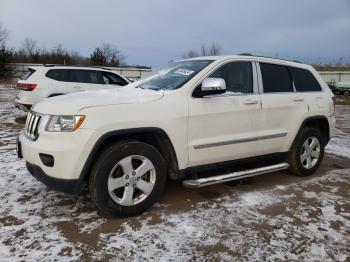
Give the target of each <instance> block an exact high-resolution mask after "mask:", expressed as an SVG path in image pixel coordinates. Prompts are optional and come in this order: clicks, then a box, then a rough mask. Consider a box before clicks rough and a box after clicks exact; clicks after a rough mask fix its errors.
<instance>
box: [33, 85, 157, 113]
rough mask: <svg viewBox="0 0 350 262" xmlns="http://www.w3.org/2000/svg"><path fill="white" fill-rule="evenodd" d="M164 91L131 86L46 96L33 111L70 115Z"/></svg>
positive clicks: (147, 99)
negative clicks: (86, 109) (84, 109)
mask: <svg viewBox="0 0 350 262" xmlns="http://www.w3.org/2000/svg"><path fill="white" fill-rule="evenodd" d="M163 95H164V91H154V90H149V89H140V88H133V87H120V88H113V89H108V90H93V91H83V92H77V93H72V94H68V95H62V96H56V97H52V98H48V99H45V100H43V101H42V102H39V103H37V104H35V105H34V107H33V109H32V110H33V111H35V112H38V113H42V114H49V115H72V114H76V113H78V112H79V110H81V109H83V108H87V107H96V106H105V105H119V104H131V103H144V102H150V101H155V100H158V99H160V98H162V97H163Z"/></svg>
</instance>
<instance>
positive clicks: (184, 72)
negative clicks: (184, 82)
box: [174, 69, 194, 76]
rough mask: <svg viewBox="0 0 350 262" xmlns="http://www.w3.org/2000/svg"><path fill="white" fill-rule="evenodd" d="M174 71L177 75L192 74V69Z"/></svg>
mask: <svg viewBox="0 0 350 262" xmlns="http://www.w3.org/2000/svg"><path fill="white" fill-rule="evenodd" d="M174 73H175V74H179V75H184V76H189V75H191V74H193V73H194V71H192V70H187V69H178V70H176V71H175V72H174Z"/></svg>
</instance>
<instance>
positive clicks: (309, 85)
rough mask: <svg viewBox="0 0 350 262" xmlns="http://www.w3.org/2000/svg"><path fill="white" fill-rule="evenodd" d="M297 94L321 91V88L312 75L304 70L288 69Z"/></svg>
mask: <svg viewBox="0 0 350 262" xmlns="http://www.w3.org/2000/svg"><path fill="white" fill-rule="evenodd" d="M289 71H290V73H291V75H292V78H293V82H294V85H295V89H296V91H297V92H310V91H321V90H322V89H321V86H320V84H319V83H318V81H317V80H316V79H315V77H314V76H313V74H312V73H311V72H310V71H308V70H305V69H301V68H296V67H289Z"/></svg>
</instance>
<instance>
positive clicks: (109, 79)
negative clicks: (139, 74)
mask: <svg viewBox="0 0 350 262" xmlns="http://www.w3.org/2000/svg"><path fill="white" fill-rule="evenodd" d="M101 73H102V75H103V83H104V84H110V85H119V86H125V85H127V84H129V83H128V82H127V81H125V80H124V79H123V78H121V77H120V76H118V75H116V74H113V73H109V72H101Z"/></svg>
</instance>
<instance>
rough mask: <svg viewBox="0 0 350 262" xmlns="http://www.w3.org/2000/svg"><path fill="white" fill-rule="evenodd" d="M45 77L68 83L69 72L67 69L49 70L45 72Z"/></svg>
mask: <svg viewBox="0 0 350 262" xmlns="http://www.w3.org/2000/svg"><path fill="white" fill-rule="evenodd" d="M46 77H48V78H51V79H53V80H57V81H63V82H68V81H69V72H68V70H67V69H50V70H49V71H47V73H46Z"/></svg>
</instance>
